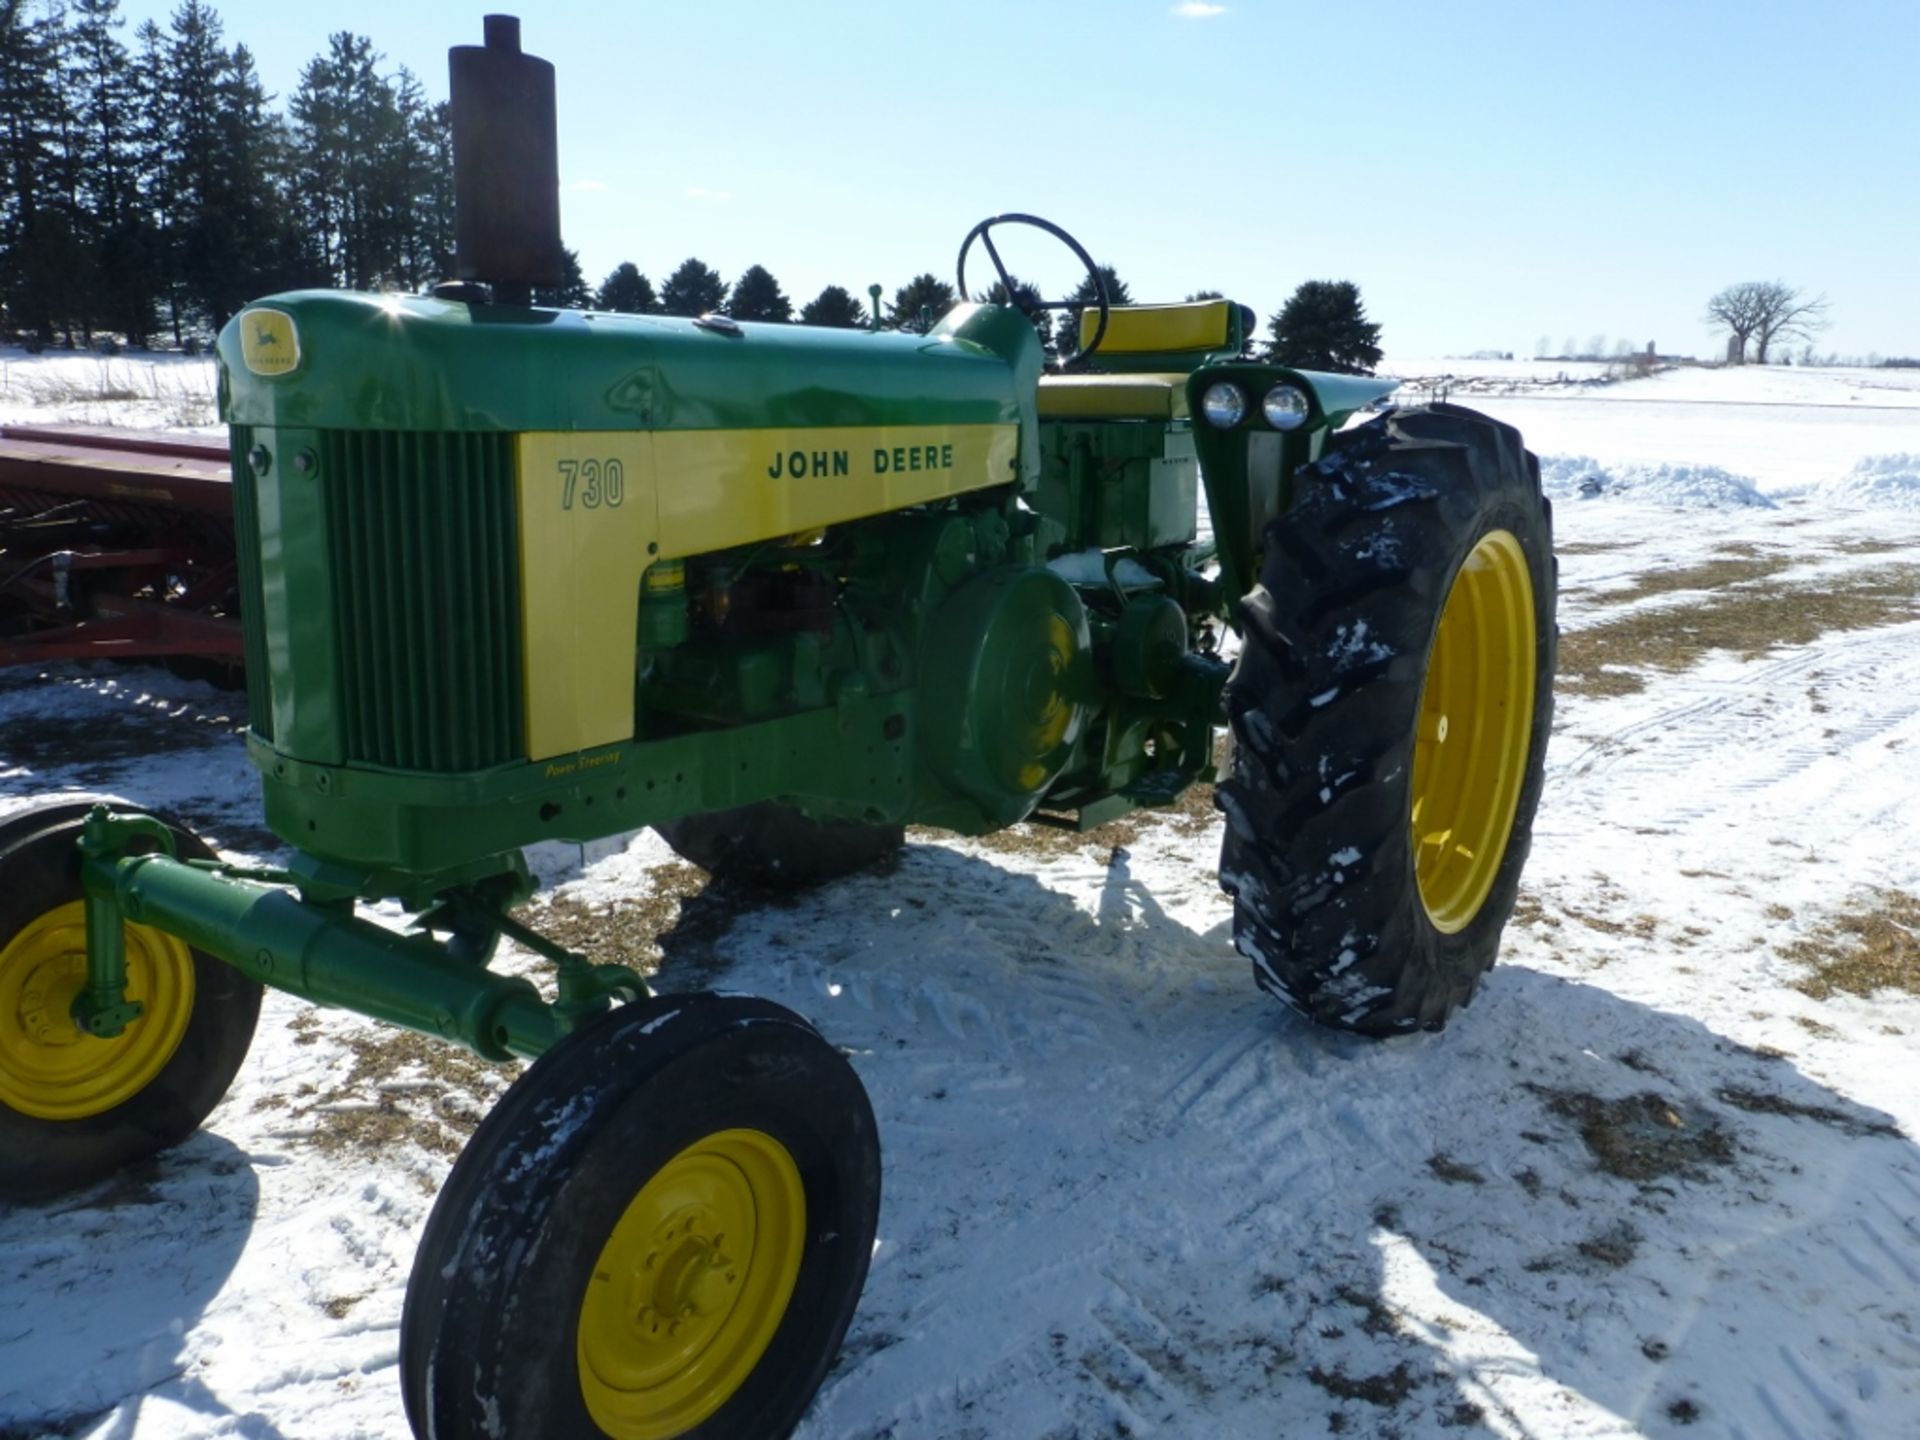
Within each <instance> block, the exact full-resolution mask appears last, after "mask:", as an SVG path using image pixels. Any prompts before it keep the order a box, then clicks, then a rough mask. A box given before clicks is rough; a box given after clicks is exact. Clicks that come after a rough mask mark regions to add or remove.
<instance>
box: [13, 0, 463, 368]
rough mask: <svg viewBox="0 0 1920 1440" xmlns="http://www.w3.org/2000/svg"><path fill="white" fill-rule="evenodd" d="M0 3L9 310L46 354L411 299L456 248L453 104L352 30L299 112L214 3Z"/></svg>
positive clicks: (327, 58) (320, 59) (444, 269)
mask: <svg viewBox="0 0 1920 1440" xmlns="http://www.w3.org/2000/svg"><path fill="white" fill-rule="evenodd" d="M126 31H127V22H126V20H125V18H124V17H123V16H122V15H121V14H120V0H0V306H3V307H4V310H5V316H6V328H7V329H8V330H9V331H12V332H15V333H18V334H22V335H24V336H26V337H29V338H30V339H31V340H35V341H38V342H40V343H52V342H54V341H55V340H61V341H64V342H66V343H68V344H76V343H77V344H92V343H93V341H94V339H95V337H96V336H98V335H103V334H104V335H109V336H116V337H123V338H124V339H125V340H127V341H128V342H129V343H131V344H134V345H145V344H147V343H148V342H149V341H151V340H152V339H153V338H154V337H155V336H157V335H160V334H162V333H170V334H171V336H172V339H173V341H174V343H175V344H180V343H182V342H184V341H186V340H188V339H189V338H191V337H192V336H194V335H197V334H202V333H205V332H207V331H210V330H215V329H218V328H219V327H220V326H221V325H223V324H224V323H226V321H227V319H228V317H229V316H231V315H232V314H233V313H234V311H235V310H237V309H238V308H239V307H240V306H241V305H244V304H245V303H246V302H247V301H249V300H251V299H253V298H255V297H257V296H259V295H261V294H264V293H267V292H270V291H274V290H285V289H295V288H299V287H302V286H309V285H334V286H347V287H351V288H354V289H376V288H380V287H383V286H392V287H398V288H404V289H418V288H421V287H422V286H424V285H427V284H430V283H432V282H433V281H434V280H437V279H440V278H442V277H443V276H445V275H446V274H447V273H448V265H449V260H450V256H451V252H452V247H453V172H452V161H451V156H452V145H451V137H450V133H449V127H448V117H447V107H446V106H445V105H444V104H440V105H436V104H433V103H431V102H429V101H428V99H427V96H426V92H425V90H424V88H423V87H422V86H421V84H420V82H419V80H418V79H417V78H416V77H414V76H413V75H412V74H411V73H409V72H408V71H407V70H406V68H405V67H404V66H403V67H401V68H399V69H398V70H396V71H394V72H392V73H383V71H382V68H381V61H382V57H381V56H380V54H379V53H378V52H377V51H376V50H375V49H374V48H373V43H372V42H371V41H370V40H368V39H366V38H365V37H363V36H358V35H352V34H349V33H346V32H344V31H343V32H341V33H339V34H336V35H334V36H332V37H331V38H330V40H329V41H328V46H327V50H326V53H325V54H323V55H320V56H317V57H315V58H314V59H313V60H312V61H311V62H310V63H309V64H308V65H307V66H306V68H305V69H304V70H303V71H302V73H301V77H300V86H299V89H298V90H297V91H296V92H295V94H294V95H293V96H292V97H291V99H290V100H289V101H288V103H287V106H286V111H285V113H284V114H282V113H279V112H277V111H276V110H275V109H274V108H273V104H272V100H273V97H271V96H270V95H268V94H267V92H266V89H265V87H263V86H262V84H261V83H260V77H259V73H258V71H257V69H256V68H255V65H254V59H253V55H252V52H250V51H249V50H248V49H247V47H246V46H245V45H241V44H235V45H232V46H229V45H228V44H227V43H226V40H225V37H224V33H223V27H222V24H221V21H220V17H219V16H218V14H216V13H215V11H214V10H213V8H212V7H211V6H209V5H207V4H205V3H204V0H182V3H181V4H180V6H179V8H178V9H176V10H175V11H174V12H173V15H172V17H171V19H170V21H169V23H168V24H167V25H166V26H165V27H164V28H163V27H162V26H160V25H158V24H155V23H154V22H152V21H148V22H146V23H144V24H142V25H141V26H139V27H138V29H137V30H135V31H134V32H133V33H132V34H131V35H130V36H129V35H128V34H127V33H126Z"/></svg>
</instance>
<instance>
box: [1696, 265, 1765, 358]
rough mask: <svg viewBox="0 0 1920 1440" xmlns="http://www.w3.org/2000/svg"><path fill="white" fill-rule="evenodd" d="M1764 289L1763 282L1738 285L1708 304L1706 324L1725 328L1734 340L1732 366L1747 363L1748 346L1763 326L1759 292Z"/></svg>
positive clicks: (1729, 354) (1730, 354)
mask: <svg viewBox="0 0 1920 1440" xmlns="http://www.w3.org/2000/svg"><path fill="white" fill-rule="evenodd" d="M1765 288H1766V283H1765V282H1764V281H1760V280H1746V281H1742V282H1741V283H1740V284H1738V285H1729V286H1728V287H1727V288H1726V289H1724V290H1722V291H1721V292H1720V293H1719V294H1718V295H1716V296H1714V297H1713V298H1712V299H1711V300H1709V301H1707V323H1708V324H1710V325H1724V326H1726V328H1727V333H1728V335H1729V336H1730V337H1731V338H1729V340H1728V341H1727V363H1728V364H1729V365H1744V364H1746V363H1747V342H1748V341H1749V340H1751V339H1752V338H1753V332H1754V330H1755V328H1756V327H1757V326H1758V325H1759V324H1760V314H1761V309H1762V302H1761V297H1760V292H1761V291H1762V290H1764V289H1765Z"/></svg>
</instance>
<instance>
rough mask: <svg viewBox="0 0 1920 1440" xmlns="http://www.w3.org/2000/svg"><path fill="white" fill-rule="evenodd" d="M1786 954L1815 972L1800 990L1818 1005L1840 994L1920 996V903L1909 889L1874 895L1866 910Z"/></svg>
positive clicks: (1795, 945) (1833, 924) (1793, 946)
mask: <svg viewBox="0 0 1920 1440" xmlns="http://www.w3.org/2000/svg"><path fill="white" fill-rule="evenodd" d="M1782 953H1783V954H1784V955H1785V956H1786V958H1787V959H1789V960H1793V961H1796V962H1797V963H1799V964H1802V965H1805V966H1806V967H1807V968H1808V969H1809V971H1810V972H1811V973H1810V974H1808V975H1807V976H1805V977H1804V978H1803V979H1800V980H1797V981H1795V982H1794V988H1795V989H1797V990H1799V991H1801V992H1802V993H1803V994H1807V995H1811V996H1812V997H1813V998H1814V999H1816V1000H1828V999H1831V998H1832V997H1833V994H1834V992H1835V991H1839V990H1844V991H1845V992H1846V993H1847V994H1849V995H1859V996H1861V997H1863V998H1865V997H1870V996H1872V994H1873V993H1874V992H1875V991H1876V990H1904V991H1906V992H1907V993H1908V994H1909V995H1920V899H1915V898H1914V897H1913V896H1912V895H1909V894H1907V893H1906V892H1905V891H1904V890H1876V891H1872V892H1870V894H1869V895H1868V897H1867V899H1866V900H1865V902H1864V903H1863V904H1862V906H1861V908H1859V909H1857V910H1851V911H1849V912H1847V913H1846V914H1844V915H1840V916H1838V917H1836V918H1835V919H1834V920H1833V921H1832V922H1831V924H1830V926H1829V927H1828V928H1827V930H1826V931H1825V932H1824V933H1822V934H1820V935H1817V936H1813V937H1810V938H1808V939H1805V940H1796V941H1795V942H1794V943H1793V944H1791V945H1789V946H1787V947H1786V949H1785V950H1784V951H1782Z"/></svg>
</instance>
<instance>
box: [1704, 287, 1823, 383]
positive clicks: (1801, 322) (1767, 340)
mask: <svg viewBox="0 0 1920 1440" xmlns="http://www.w3.org/2000/svg"><path fill="white" fill-rule="evenodd" d="M1826 310H1827V302H1826V297H1824V296H1820V297H1817V298H1813V299H1809V298H1807V297H1806V296H1804V295H1802V294H1801V293H1800V291H1799V290H1798V289H1796V288H1795V287H1794V286H1792V285H1789V284H1787V283H1786V282H1785V281H1783V280H1745V281H1742V282H1741V283H1740V284H1738V285H1729V286H1728V287H1727V288H1726V289H1724V290H1722V291H1721V292H1720V293H1719V294H1718V295H1716V296H1714V297H1713V298H1712V299H1711V300H1709V301H1708V302H1707V320H1708V323H1710V324H1714V325H1724V326H1725V327H1726V329H1727V333H1728V336H1729V339H1728V341H1727V363H1728V364H1730V365H1744V364H1746V363H1747V344H1748V342H1749V341H1751V342H1752V343H1753V345H1754V347H1755V352H1754V358H1755V359H1756V360H1757V361H1758V362H1759V363H1760V364H1762V365H1764V364H1766V363H1767V351H1768V349H1769V348H1770V347H1771V346H1772V345H1773V344H1774V343H1775V342H1776V341H1781V340H1804V339H1806V338H1807V337H1809V336H1811V335H1813V334H1814V333H1816V332H1817V331H1819V330H1822V329H1824V328H1825V327H1826V318H1825V317H1826Z"/></svg>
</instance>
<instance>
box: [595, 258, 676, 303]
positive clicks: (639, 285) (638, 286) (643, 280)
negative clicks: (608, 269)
mask: <svg viewBox="0 0 1920 1440" xmlns="http://www.w3.org/2000/svg"><path fill="white" fill-rule="evenodd" d="M593 308H594V309H596V310H610V311H612V312H614V313H615V314H618V315H657V314H659V313H660V297H659V296H657V295H655V294H654V293H653V282H652V281H651V280H649V279H647V277H646V276H644V275H642V274H641V273H640V267H639V266H637V265H635V264H634V263H633V262H632V261H631V260H622V261H621V262H620V263H619V264H618V265H616V266H614V268H613V271H612V273H611V274H609V275H608V276H607V278H606V279H605V280H602V281H601V282H600V293H599V294H598V295H596V296H595V297H594V301H593Z"/></svg>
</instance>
